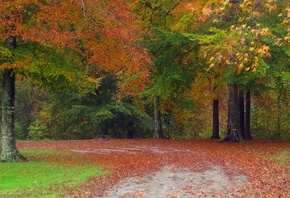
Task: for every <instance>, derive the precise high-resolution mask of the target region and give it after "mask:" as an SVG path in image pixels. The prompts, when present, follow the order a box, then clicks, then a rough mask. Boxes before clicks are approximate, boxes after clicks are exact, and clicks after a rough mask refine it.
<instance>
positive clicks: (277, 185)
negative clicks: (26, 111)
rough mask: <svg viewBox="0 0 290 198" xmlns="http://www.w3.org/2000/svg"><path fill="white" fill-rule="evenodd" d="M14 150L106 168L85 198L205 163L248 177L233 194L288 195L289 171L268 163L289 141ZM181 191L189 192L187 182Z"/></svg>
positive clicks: (79, 144) (25, 145)
mask: <svg viewBox="0 0 290 198" xmlns="http://www.w3.org/2000/svg"><path fill="white" fill-rule="evenodd" d="M18 148H20V149H57V150H65V151H74V152H75V151H80V152H81V151H82V153H83V155H84V158H85V159H86V160H88V161H89V163H91V164H92V165H103V166H104V168H105V169H106V170H109V171H111V175H107V176H103V177H101V178H91V179H90V180H89V181H88V182H87V183H86V184H83V186H82V190H81V191H82V192H87V193H88V194H90V196H93V195H94V196H96V195H101V194H102V193H103V192H104V191H105V190H107V189H110V188H111V187H112V186H114V184H116V183H117V182H118V181H120V180H121V179H123V178H126V177H133V176H143V175H146V174H148V173H152V172H156V171H158V170H160V169H161V168H162V167H164V166H173V167H180V168H188V169H190V170H191V171H193V172H200V171H205V170H208V169H209V168H210V167H209V166H210V164H216V165H217V166H222V167H223V168H224V170H225V171H226V174H227V175H228V177H229V178H234V177H235V176H236V175H239V174H245V175H246V176H247V179H248V184H247V185H245V186H244V187H243V188H238V187H237V188H233V191H234V192H236V194H235V195H238V194H241V195H247V196H254V197H259V196H261V197H265V196H266V197H289V196H290V190H289V186H290V177H289V173H290V168H289V167H283V166H280V165H279V164H278V162H277V161H275V160H273V159H270V157H271V156H273V155H278V154H279V153H281V152H283V151H285V150H290V142H289V141H288V142H274V141H256V140H255V141H250V142H248V143H246V144H238V143H226V144H220V143H217V142H216V141H213V140H199V141H190V140H109V141H93V140H85V141H52V142H19V143H18ZM80 152H79V153H80ZM50 160H54V159H50ZM59 160H61V159H56V162H57V161H59ZM64 160H69V159H64ZM72 163H78V162H72ZM204 188H207V186H204ZM182 190H184V191H194V189H192V188H191V186H187V184H185V185H184V187H183V188H182ZM196 192H197V191H196ZM222 192H223V189H220V193H222ZM67 193H68V194H70V195H79V196H80V197H81V195H82V193H81V192H75V191H74V190H73V189H72V190H71V191H70V192H67ZM141 195H142V196H143V194H142V192H139V194H138V196H139V197H142V196H141ZM229 196H230V195H229ZM86 197H89V196H87V195H86Z"/></svg>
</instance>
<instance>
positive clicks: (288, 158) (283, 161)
mask: <svg viewBox="0 0 290 198" xmlns="http://www.w3.org/2000/svg"><path fill="white" fill-rule="evenodd" d="M274 159H275V160H277V161H278V162H279V164H280V165H282V166H286V167H288V168H290V150H285V151H283V152H281V153H280V155H277V156H275V157H274Z"/></svg>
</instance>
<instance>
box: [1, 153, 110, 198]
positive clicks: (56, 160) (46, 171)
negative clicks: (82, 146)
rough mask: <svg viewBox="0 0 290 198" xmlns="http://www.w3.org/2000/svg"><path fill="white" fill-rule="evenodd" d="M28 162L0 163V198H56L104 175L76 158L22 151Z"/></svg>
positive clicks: (83, 159) (67, 155) (82, 158)
mask: <svg viewBox="0 0 290 198" xmlns="http://www.w3.org/2000/svg"><path fill="white" fill-rule="evenodd" d="M21 153H23V154H24V156H26V157H28V159H31V160H30V161H28V162H21V163H0V183H1V185H0V197H1V195H5V196H12V197H15V196H17V197H20V196H21V197H58V196H59V195H60V194H61V193H63V191H64V190H65V189H68V188H72V187H77V186H79V185H80V184H81V183H83V182H84V181H86V180H87V179H88V178H90V177H93V176H100V175H103V174H106V173H104V172H102V171H101V168H100V167H96V166H92V165H90V162H89V161H88V160H86V159H85V157H84V156H82V155H80V154H75V153H70V152H60V151H52V150H24V151H21Z"/></svg>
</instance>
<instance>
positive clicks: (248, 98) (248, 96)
mask: <svg viewBox="0 0 290 198" xmlns="http://www.w3.org/2000/svg"><path fill="white" fill-rule="evenodd" d="M245 139H246V140H250V139H252V136H251V91H250V90H248V91H247V92H246V121H245Z"/></svg>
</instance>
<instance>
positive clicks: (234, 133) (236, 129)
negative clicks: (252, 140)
mask: <svg viewBox="0 0 290 198" xmlns="http://www.w3.org/2000/svg"><path fill="white" fill-rule="evenodd" d="M240 125H241V124H240V112H239V96H238V86H237V84H236V83H229V84H228V134H227V135H226V137H225V138H224V139H222V140H221V141H220V142H226V141H229V142H244V138H243V136H242V133H241V126H240Z"/></svg>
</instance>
